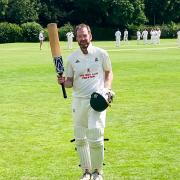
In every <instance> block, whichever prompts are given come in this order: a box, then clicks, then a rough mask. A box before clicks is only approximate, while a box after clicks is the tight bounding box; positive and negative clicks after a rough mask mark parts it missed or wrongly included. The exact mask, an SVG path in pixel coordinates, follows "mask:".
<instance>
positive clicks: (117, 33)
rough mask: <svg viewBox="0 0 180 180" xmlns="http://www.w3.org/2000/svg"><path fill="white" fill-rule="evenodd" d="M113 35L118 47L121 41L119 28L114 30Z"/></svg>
mask: <svg viewBox="0 0 180 180" xmlns="http://www.w3.org/2000/svg"><path fill="white" fill-rule="evenodd" d="M115 37H116V47H119V46H120V41H121V31H119V29H118V30H117V31H116V32H115Z"/></svg>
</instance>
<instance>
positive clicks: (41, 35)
mask: <svg viewBox="0 0 180 180" xmlns="http://www.w3.org/2000/svg"><path fill="white" fill-rule="evenodd" d="M43 41H44V31H43V30H42V31H40V33H39V42H40V50H41V49H42V45H43Z"/></svg>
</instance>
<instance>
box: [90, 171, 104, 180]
mask: <svg viewBox="0 0 180 180" xmlns="http://www.w3.org/2000/svg"><path fill="white" fill-rule="evenodd" d="M91 180H103V177H102V175H101V174H100V173H99V172H98V171H94V173H92V176H91Z"/></svg>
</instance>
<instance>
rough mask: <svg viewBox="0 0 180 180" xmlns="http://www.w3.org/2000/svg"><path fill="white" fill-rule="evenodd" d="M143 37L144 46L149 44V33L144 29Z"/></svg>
mask: <svg viewBox="0 0 180 180" xmlns="http://www.w3.org/2000/svg"><path fill="white" fill-rule="evenodd" d="M142 37H143V41H144V44H147V42H148V31H147V30H146V29H144V31H143V32H142Z"/></svg>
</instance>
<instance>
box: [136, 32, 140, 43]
mask: <svg viewBox="0 0 180 180" xmlns="http://www.w3.org/2000/svg"><path fill="white" fill-rule="evenodd" d="M136 35H137V44H139V43H140V40H141V32H140V29H138V31H137V32H136Z"/></svg>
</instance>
